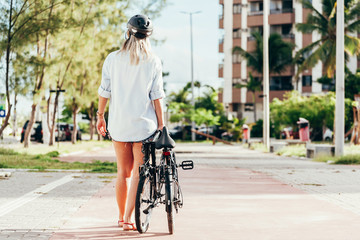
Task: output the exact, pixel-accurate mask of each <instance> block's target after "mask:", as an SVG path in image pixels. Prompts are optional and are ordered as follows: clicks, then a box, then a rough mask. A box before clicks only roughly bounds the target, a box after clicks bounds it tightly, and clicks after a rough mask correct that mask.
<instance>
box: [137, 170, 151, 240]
mask: <svg viewBox="0 0 360 240" xmlns="http://www.w3.org/2000/svg"><path fill="white" fill-rule="evenodd" d="M153 191H154V188H153V185H152V181H151V180H150V176H140V180H139V185H138V189H137V193H136V200H135V223H136V228H137V230H138V232H139V233H145V232H146V231H147V230H148V228H149V224H150V219H151V213H152V210H153V204H154V194H153Z"/></svg>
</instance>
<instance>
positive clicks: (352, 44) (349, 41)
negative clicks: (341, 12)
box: [345, 34, 360, 56]
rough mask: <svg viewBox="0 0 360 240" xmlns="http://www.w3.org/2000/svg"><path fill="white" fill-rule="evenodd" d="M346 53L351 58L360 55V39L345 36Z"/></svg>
mask: <svg viewBox="0 0 360 240" xmlns="http://www.w3.org/2000/svg"><path fill="white" fill-rule="evenodd" d="M345 52H346V53H347V54H349V55H351V56H353V55H355V54H356V55H359V54H360V39H359V38H357V37H353V36H349V35H348V34H346V35H345Z"/></svg>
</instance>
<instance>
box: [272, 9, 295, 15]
mask: <svg viewBox="0 0 360 240" xmlns="http://www.w3.org/2000/svg"><path fill="white" fill-rule="evenodd" d="M292 12H294V9H293V8H285V9H270V14H281V13H292Z"/></svg>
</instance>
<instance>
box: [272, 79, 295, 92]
mask: <svg viewBox="0 0 360 240" xmlns="http://www.w3.org/2000/svg"><path fill="white" fill-rule="evenodd" d="M292 89H293V86H292V83H291V76H286V77H271V78H270V90H283V91H285V90H292Z"/></svg>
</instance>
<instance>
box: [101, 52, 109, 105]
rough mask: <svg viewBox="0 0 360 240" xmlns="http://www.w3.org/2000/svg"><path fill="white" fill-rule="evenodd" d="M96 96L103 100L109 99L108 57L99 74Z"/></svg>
mask: <svg viewBox="0 0 360 240" xmlns="http://www.w3.org/2000/svg"><path fill="white" fill-rule="evenodd" d="M98 94H99V96H101V97H104V98H110V97H111V81H110V72H109V56H107V57H106V59H105V61H104V64H103V67H102V74H101V84H100V87H99V89H98Z"/></svg>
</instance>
